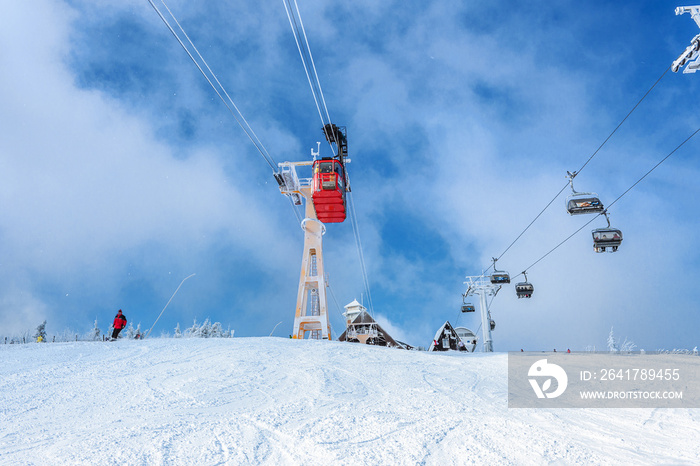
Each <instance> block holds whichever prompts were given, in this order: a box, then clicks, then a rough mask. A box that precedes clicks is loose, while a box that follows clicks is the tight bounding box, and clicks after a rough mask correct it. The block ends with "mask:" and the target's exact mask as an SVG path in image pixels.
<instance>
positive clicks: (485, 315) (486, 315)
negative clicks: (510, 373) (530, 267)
mask: <svg viewBox="0 0 700 466" xmlns="http://www.w3.org/2000/svg"><path fill="white" fill-rule="evenodd" d="M464 283H465V284H466V285H467V291H465V292H464V294H463V295H462V298H464V299H466V298H467V297H468V296H473V295H479V308H480V311H481V331H482V334H483V340H484V352H485V353H491V352H493V341H492V340H491V330H493V327H495V324H493V321H492V320H491V315H490V312H489V309H488V305H487V303H486V297H487V296H496V293H498V290H500V289H501V285H497V284H495V283H493V282H492V281H491V278H490V277H489V276H488V275H479V276H477V277H467V281H466V282H464Z"/></svg>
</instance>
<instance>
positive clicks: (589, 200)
mask: <svg viewBox="0 0 700 466" xmlns="http://www.w3.org/2000/svg"><path fill="white" fill-rule="evenodd" d="M566 173H567V178H569V185H571V191H573V193H572V194H571V195H570V196H569V197H567V198H566V211H567V212H568V213H569V214H571V215H580V214H593V213H599V212H603V211H604V210H605V207H604V206H603V203H602V202H600V199H599V198H598V194H596V193H579V192H576V190H575V189H574V177H575V176H576V172H573V173H571V172H566Z"/></svg>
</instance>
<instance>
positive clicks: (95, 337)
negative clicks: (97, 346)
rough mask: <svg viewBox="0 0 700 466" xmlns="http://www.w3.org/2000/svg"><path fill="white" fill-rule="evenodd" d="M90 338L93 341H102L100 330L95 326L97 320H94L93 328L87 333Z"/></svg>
mask: <svg viewBox="0 0 700 466" xmlns="http://www.w3.org/2000/svg"><path fill="white" fill-rule="evenodd" d="M89 335H90V338H91V339H92V340H94V341H97V340H101V339H102V336H101V335H102V330H100V328H99V327H98V326H97V319H95V326H94V327H93V329H92V330H91V331H90V333H89Z"/></svg>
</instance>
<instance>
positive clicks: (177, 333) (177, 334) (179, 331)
mask: <svg viewBox="0 0 700 466" xmlns="http://www.w3.org/2000/svg"><path fill="white" fill-rule="evenodd" d="M174 338H182V331H181V330H180V322H178V323H177V327H175V335H174Z"/></svg>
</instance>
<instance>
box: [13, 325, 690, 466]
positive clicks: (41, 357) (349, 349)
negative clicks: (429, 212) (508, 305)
mask: <svg viewBox="0 0 700 466" xmlns="http://www.w3.org/2000/svg"><path fill="white" fill-rule="evenodd" d="M0 361H2V364H1V366H0V463H1V464H199V465H209V464H332V463H340V462H343V463H347V464H441V465H442V464H470V463H476V464H486V463H488V464H509V463H512V464H546V463H550V464H551V463H556V464H589V463H595V464H601V463H602V464H607V463H615V464H620V463H630V464H632V463H634V464H646V463H661V464H664V463H666V464H668V463H673V464H684V463H687V464H698V463H700V442H698V439H699V438H700V422H699V421H700V410H689V409H683V410H680V409H679V410H642V409H629V410H624V409H608V410H581V409H566V410H565V409H560V410H554V409H553V410H531V409H508V407H507V380H506V376H507V355H506V354H488V355H485V354H469V355H465V354H456V353H452V354H434V353H425V352H409V351H400V350H393V349H387V348H378V347H368V346H362V345H353V344H347V343H339V342H317V341H291V340H286V339H280V338H237V339H153V340H146V341H133V340H132V341H120V342H115V343H108V342H76V343H60V344H59V343H55V344H51V343H47V344H28V345H0Z"/></svg>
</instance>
